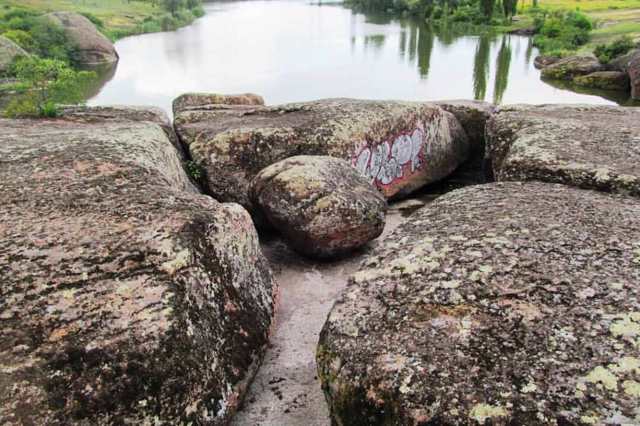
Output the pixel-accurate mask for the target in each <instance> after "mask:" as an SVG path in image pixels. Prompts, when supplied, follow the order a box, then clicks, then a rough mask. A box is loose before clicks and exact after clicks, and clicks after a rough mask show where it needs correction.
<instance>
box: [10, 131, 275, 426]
mask: <svg viewBox="0 0 640 426" xmlns="http://www.w3.org/2000/svg"><path fill="white" fill-rule="evenodd" d="M0 129H1V130H2V131H1V132H0V193H1V194H2V203H1V205H0V271H1V276H2V279H3V282H2V286H1V287H0V389H2V392H0V418H1V419H2V420H3V423H4V424H83V425H87V424H92V425H93V424H158V423H162V424H183V423H184V424H187V423H193V424H214V425H215V424H224V423H226V422H227V421H228V419H229V417H230V416H231V415H232V414H233V412H234V411H235V409H236V408H237V406H238V405H239V402H240V400H241V398H242V396H243V394H244V391H245V389H246V387H247V385H248V382H249V381H250V379H251V378H252V377H253V374H254V373H255V370H256V369H257V366H258V364H259V361H260V359H261V356H262V354H263V351H264V349H265V346H266V343H267V338H268V332H269V327H270V325H271V318H272V314H273V297H274V296H273V293H274V291H275V285H274V282H273V279H272V275H271V272H270V269H269V266H268V264H267V262H266V260H265V259H264V258H263V256H262V253H261V251H260V247H259V245H258V238H257V235H256V232H255V229H254V227H253V225H252V223H251V219H250V217H249V215H248V214H247V212H246V211H245V210H244V209H243V208H242V207H240V206H239V205H237V204H221V203H218V202H216V201H215V200H213V199H211V198H209V197H206V196H203V195H200V194H194V193H192V192H188V190H189V188H190V184H189V182H188V179H187V177H186V176H185V174H184V172H183V170H182V166H181V164H180V161H179V157H178V154H177V151H176V150H175V148H174V147H173V146H172V145H171V143H170V142H169V140H168V138H167V136H166V134H165V133H164V131H163V130H162V128H161V127H160V126H159V125H157V124H154V123H150V122H147V121H143V122H132V121H127V122H119V121H100V122H91V123H80V122H77V121H76V122H74V121H65V120H55V121H51V120H40V121H29V120H20V121H13V120H0Z"/></svg>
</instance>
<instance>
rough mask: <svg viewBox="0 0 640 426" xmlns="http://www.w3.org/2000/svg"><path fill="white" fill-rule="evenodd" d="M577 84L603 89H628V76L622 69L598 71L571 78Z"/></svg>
mask: <svg viewBox="0 0 640 426" xmlns="http://www.w3.org/2000/svg"><path fill="white" fill-rule="evenodd" d="M573 82H574V83H575V84H577V85H578V86H583V87H593V88H595V89H604V90H620V91H626V92H628V91H629V76H628V75H627V73H625V72H622V71H598V72H594V73H591V74H587V75H582V76H578V77H576V78H574V79H573Z"/></svg>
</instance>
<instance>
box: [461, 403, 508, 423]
mask: <svg viewBox="0 0 640 426" xmlns="http://www.w3.org/2000/svg"><path fill="white" fill-rule="evenodd" d="M507 415H508V413H507V410H505V409H504V408H503V407H501V406H499V405H489V404H476V405H474V406H473V408H472V409H471V412H470V413H469V418H471V419H473V420H475V421H477V422H478V423H480V424H481V425H483V424H484V423H485V422H486V421H487V419H493V418H496V417H507Z"/></svg>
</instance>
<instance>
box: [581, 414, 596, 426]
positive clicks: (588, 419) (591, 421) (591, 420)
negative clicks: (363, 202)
mask: <svg viewBox="0 0 640 426" xmlns="http://www.w3.org/2000/svg"><path fill="white" fill-rule="evenodd" d="M599 421H600V417H598V416H595V415H594V416H587V415H584V416H582V417H580V422H582V423H583V424H585V425H595V424H598V422H599Z"/></svg>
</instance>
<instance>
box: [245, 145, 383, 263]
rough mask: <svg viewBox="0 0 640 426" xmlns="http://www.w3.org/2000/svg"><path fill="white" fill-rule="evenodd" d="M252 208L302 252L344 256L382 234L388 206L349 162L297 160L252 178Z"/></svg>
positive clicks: (267, 168) (275, 166) (330, 158)
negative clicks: (259, 212)
mask: <svg viewBox="0 0 640 426" xmlns="http://www.w3.org/2000/svg"><path fill="white" fill-rule="evenodd" d="M250 197H251V200H252V202H253V203H254V205H255V206H258V207H259V208H260V210H261V211H262V213H263V214H264V215H265V216H266V218H267V219H268V220H269V222H270V223H271V225H273V227H274V228H275V229H277V230H278V231H280V232H281V233H282V234H283V235H284V236H285V237H286V238H287V240H288V241H289V243H290V244H291V245H292V246H293V247H294V248H295V249H296V250H297V251H298V252H300V253H303V254H306V255H307V256H311V257H319V258H330V257H335V256H340V255H344V254H347V253H349V252H351V251H353V250H354V249H357V248H359V247H361V246H363V245H365V244H366V243H368V242H369V241H371V240H373V239H374V238H376V237H378V236H379V235H380V234H381V233H382V230H383V229H384V220H385V213H386V210H387V202H386V200H385V198H384V197H383V196H382V194H381V193H380V192H379V191H378V190H377V189H376V188H375V187H374V186H373V185H371V184H370V183H369V182H368V180H367V179H366V178H365V177H364V176H363V175H362V174H361V173H360V172H359V171H358V170H356V169H355V168H353V167H352V166H351V164H349V163H348V162H346V161H344V160H341V159H338V158H333V157H328V156H305V155H301V156H296V157H290V158H287V159H285V160H282V161H279V162H277V163H275V164H272V165H271V166H269V167H266V168H265V169H263V170H262V171H261V172H260V173H258V175H257V176H256V177H255V178H254V179H253V181H252V183H251V188H250Z"/></svg>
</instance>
